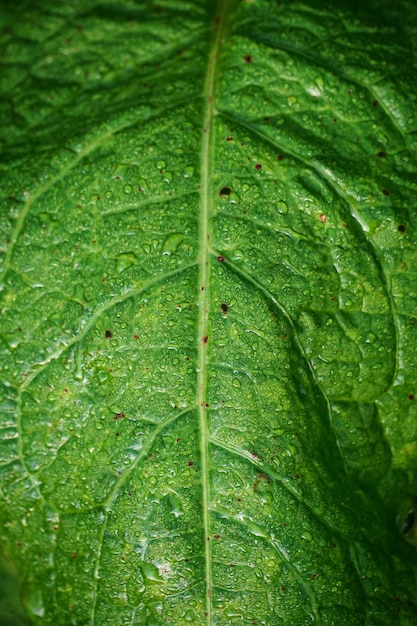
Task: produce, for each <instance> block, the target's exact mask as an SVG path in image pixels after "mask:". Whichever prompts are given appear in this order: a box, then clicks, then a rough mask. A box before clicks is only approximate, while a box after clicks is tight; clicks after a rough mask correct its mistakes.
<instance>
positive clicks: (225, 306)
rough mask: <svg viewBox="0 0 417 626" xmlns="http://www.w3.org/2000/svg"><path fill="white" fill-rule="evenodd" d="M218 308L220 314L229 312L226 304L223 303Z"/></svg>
mask: <svg viewBox="0 0 417 626" xmlns="http://www.w3.org/2000/svg"><path fill="white" fill-rule="evenodd" d="M220 308H221V310H222V313H224V314H225V315H226V313H227V312H228V311H229V305H228V304H226V303H225V302H222V303H221V305H220Z"/></svg>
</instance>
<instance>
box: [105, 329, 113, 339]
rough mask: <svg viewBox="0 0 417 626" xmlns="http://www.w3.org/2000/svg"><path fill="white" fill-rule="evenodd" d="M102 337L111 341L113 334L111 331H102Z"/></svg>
mask: <svg viewBox="0 0 417 626" xmlns="http://www.w3.org/2000/svg"><path fill="white" fill-rule="evenodd" d="M104 336H105V338H106V339H111V338H112V337H113V333H112V331H111V330H109V329H107V330H105V331H104Z"/></svg>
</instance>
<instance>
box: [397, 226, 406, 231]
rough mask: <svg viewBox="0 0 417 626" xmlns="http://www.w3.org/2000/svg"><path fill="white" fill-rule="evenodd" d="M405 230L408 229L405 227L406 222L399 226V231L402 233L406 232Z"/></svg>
mask: <svg viewBox="0 0 417 626" xmlns="http://www.w3.org/2000/svg"><path fill="white" fill-rule="evenodd" d="M405 230H406V229H405V226H404V224H400V225H399V226H398V232H400V233H405Z"/></svg>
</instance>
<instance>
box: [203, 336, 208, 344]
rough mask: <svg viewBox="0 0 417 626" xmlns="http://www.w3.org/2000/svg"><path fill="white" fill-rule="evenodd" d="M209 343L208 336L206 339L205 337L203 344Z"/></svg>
mask: <svg viewBox="0 0 417 626" xmlns="http://www.w3.org/2000/svg"><path fill="white" fill-rule="evenodd" d="M207 342H208V337H207V335H206V336H205V337H203V343H207Z"/></svg>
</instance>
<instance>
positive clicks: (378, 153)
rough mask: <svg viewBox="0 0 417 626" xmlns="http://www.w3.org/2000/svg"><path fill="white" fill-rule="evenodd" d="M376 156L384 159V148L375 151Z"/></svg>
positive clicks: (385, 154)
mask: <svg viewBox="0 0 417 626" xmlns="http://www.w3.org/2000/svg"><path fill="white" fill-rule="evenodd" d="M376 156H377V157H379V158H380V159H385V157H386V156H387V153H386V152H385V151H384V150H380V151H379V152H377V153H376Z"/></svg>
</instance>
